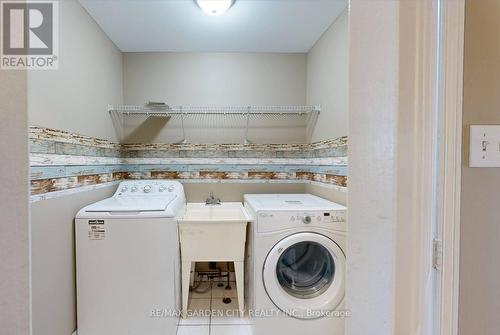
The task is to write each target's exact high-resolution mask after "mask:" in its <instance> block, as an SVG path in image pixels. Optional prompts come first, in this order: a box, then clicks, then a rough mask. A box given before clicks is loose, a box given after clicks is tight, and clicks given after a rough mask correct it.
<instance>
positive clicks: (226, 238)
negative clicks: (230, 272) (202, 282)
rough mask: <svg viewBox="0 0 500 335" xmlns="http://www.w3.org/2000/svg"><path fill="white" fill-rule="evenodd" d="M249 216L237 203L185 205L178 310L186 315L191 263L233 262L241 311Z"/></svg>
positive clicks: (181, 226) (180, 231)
mask: <svg viewBox="0 0 500 335" xmlns="http://www.w3.org/2000/svg"><path fill="white" fill-rule="evenodd" d="M249 221H250V217H249V216H248V214H247V212H246V211H245V209H244V208H243V204H242V203H240V202H223V203H221V204H219V205H206V204H205V203H188V204H187V205H186V210H185V213H184V215H183V217H182V218H180V219H179V220H178V222H179V240H180V244H181V261H182V311H183V315H186V312H187V304H188V297H189V282H190V276H191V269H192V266H193V265H194V263H195V262H234V271H235V275H236V286H237V291H238V304H239V306H238V307H239V309H240V311H241V312H243V308H244V306H243V302H244V296H243V292H244V268H245V267H244V260H245V242H246V226H247V223H248V222H249Z"/></svg>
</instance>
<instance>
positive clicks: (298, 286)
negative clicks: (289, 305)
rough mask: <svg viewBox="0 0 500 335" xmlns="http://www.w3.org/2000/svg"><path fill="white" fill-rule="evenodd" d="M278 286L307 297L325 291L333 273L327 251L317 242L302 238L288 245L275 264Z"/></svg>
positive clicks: (294, 294)
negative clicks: (302, 240) (302, 239)
mask: <svg viewBox="0 0 500 335" xmlns="http://www.w3.org/2000/svg"><path fill="white" fill-rule="evenodd" d="M276 276H277V278H278V282H279V284H280V285H281V287H282V288H283V289H284V290H285V291H286V292H287V293H288V294H290V295H292V296H293V297H296V298H300V299H311V298H314V297H317V296H319V295H321V294H322V293H323V292H325V291H326V290H327V289H328V287H329V286H330V285H331V283H332V282H333V279H334V276H335V262H334V260H333V258H332V255H331V253H330V251H329V250H328V249H327V248H325V247H324V246H322V245H321V244H319V243H316V242H312V241H304V242H299V243H296V244H294V245H292V246H290V247H288V248H287V249H286V250H285V251H284V252H283V253H282V254H281V256H280V257H279V259H278V262H277V264H276Z"/></svg>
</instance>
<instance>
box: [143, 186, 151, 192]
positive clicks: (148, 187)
mask: <svg viewBox="0 0 500 335" xmlns="http://www.w3.org/2000/svg"><path fill="white" fill-rule="evenodd" d="M151 190H152V188H151V185H146V186H144V193H150V192H151Z"/></svg>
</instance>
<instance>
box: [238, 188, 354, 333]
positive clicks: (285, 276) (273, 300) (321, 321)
mask: <svg viewBox="0 0 500 335" xmlns="http://www.w3.org/2000/svg"><path fill="white" fill-rule="evenodd" d="M244 199H245V209H246V210H247V211H248V213H249V214H250V215H251V216H252V218H253V222H252V224H251V225H250V229H249V236H248V251H247V271H248V278H249V282H248V285H247V289H248V294H247V296H248V297H249V300H248V305H249V307H250V308H249V314H250V316H251V318H252V319H253V324H254V334H255V335H267V334H274V333H278V332H279V333H283V334H287V335H295V334H297V335H299V334H301V335H303V334H307V333H310V332H311V331H312V332H314V334H317V335H326V334H328V335H339V334H344V317H345V316H346V312H345V311H344V310H343V308H344V292H345V291H344V286H345V262H346V258H345V246H346V232H347V229H346V212H347V209H346V207H344V206H342V205H339V204H336V203H333V202H330V201H327V200H325V199H322V198H319V197H316V196H314V195H310V194H247V195H245V197H244Z"/></svg>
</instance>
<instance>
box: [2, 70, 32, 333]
mask: <svg viewBox="0 0 500 335" xmlns="http://www.w3.org/2000/svg"><path fill="white" fill-rule="evenodd" d="M26 86H27V82H26V72H25V71H6V70H0V153H1V155H2V164H1V165H0V185H1V190H0V213H2V220H1V222H0V325H1V326H0V327H1V330H0V333H2V334H9V335H29V334H30V328H29V325H30V305H29V302H30V286H29V285H30V281H29V214H28V208H29V197H28V196H29V195H28V185H29V182H28V175H29V173H28V138H27V136H26V134H27V130H28V111H27V97H26V96H27V94H26Z"/></svg>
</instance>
